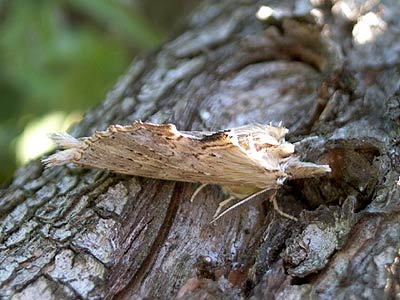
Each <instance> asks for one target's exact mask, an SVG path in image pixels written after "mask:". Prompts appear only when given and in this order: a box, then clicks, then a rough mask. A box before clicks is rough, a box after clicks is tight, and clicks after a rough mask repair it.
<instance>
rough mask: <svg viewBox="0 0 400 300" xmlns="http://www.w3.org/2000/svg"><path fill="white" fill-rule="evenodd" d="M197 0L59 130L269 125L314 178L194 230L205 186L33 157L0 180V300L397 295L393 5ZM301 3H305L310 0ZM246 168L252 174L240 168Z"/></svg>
mask: <svg viewBox="0 0 400 300" xmlns="http://www.w3.org/2000/svg"><path fill="white" fill-rule="evenodd" d="M260 5H261V4H259V3H258V2H253V1H210V2H206V3H204V4H203V5H202V6H200V7H198V8H197V9H196V11H194V12H193V14H192V15H191V16H190V17H189V18H188V20H187V22H186V24H185V28H184V31H183V32H182V33H181V34H180V35H178V36H176V37H175V38H173V39H171V40H170V41H168V42H167V43H165V44H164V45H163V46H162V47H161V48H160V49H159V50H158V51H157V52H155V53H153V54H151V55H148V56H145V57H141V58H137V59H136V60H135V61H134V62H133V63H132V65H131V67H130V68H129V70H128V71H127V72H126V74H125V75H124V76H123V77H122V78H121V79H120V80H119V81H118V83H117V84H116V86H115V87H114V89H113V90H111V91H110V92H109V94H108V95H107V97H106V99H105V100H104V102H103V103H102V104H101V105H99V106H98V107H96V108H94V109H92V110H90V111H89V112H87V114H86V115H85V118H84V120H83V121H82V122H81V123H80V124H79V125H78V126H76V127H75V128H74V129H73V130H72V132H71V134H72V135H74V136H76V137H78V136H89V135H91V134H92V133H94V132H95V131H96V130H104V129H105V128H107V127H108V125H110V124H122V125H126V124H129V123H131V122H132V121H133V120H137V119H141V120H143V121H149V122H153V123H174V124H176V126H177V128H178V129H180V130H195V129H197V130H217V129H223V128H232V127H236V126H241V125H244V124H249V123H269V122H273V123H274V122H276V123H278V122H280V121H282V122H283V124H284V125H285V126H286V127H288V128H289V129H290V135H289V140H290V141H291V142H297V144H296V149H297V151H298V153H299V154H300V155H301V156H302V159H304V160H306V161H307V160H309V161H312V162H316V163H327V164H329V165H330V166H331V168H332V174H331V175H329V176H327V177H322V178H314V179H304V180H296V181H292V182H288V183H287V184H286V185H285V186H284V187H283V188H282V189H281V190H280V191H279V193H278V196H277V197H278V201H279V205H280V207H281V208H282V209H283V210H284V211H285V212H287V213H289V214H291V215H294V216H297V217H299V218H300V220H299V221H298V222H296V221H293V220H289V219H285V218H282V217H281V216H279V215H278V214H276V212H274V210H273V209H271V206H270V205H269V204H268V202H263V201H262V200H266V197H263V196H260V197H259V198H260V199H259V200H260V202H262V203H261V204H259V205H256V204H254V205H251V206H249V207H246V208H242V209H240V210H237V211H236V212H234V213H233V214H231V215H229V216H227V217H224V218H222V219H221V220H219V221H218V222H217V223H216V224H209V222H210V220H211V219H212V216H213V214H214V212H215V209H216V208H217V206H218V202H220V201H221V200H223V199H224V195H223V194H222V192H221V190H220V189H219V188H218V187H215V186H209V187H207V188H205V189H204V190H203V191H202V192H201V193H200V194H199V195H198V196H197V197H196V200H195V201H194V202H193V203H191V202H190V201H189V199H190V197H191V195H192V194H193V192H194V190H195V189H196V185H195V184H189V183H180V182H172V181H161V180H154V179H148V178H139V177H137V178H136V177H130V176H123V175H118V174H112V173H109V172H104V171H97V170H82V169H77V168H75V167H73V166H66V167H57V168H52V169H44V168H43V166H42V165H41V163H40V162H39V161H34V162H32V163H30V164H28V165H26V166H24V167H22V168H21V169H19V170H18V171H17V172H16V173H15V176H14V179H13V181H12V182H11V183H10V184H9V185H8V186H7V187H4V188H3V189H2V190H1V191H0V217H1V223H0V238H1V241H0V298H1V299H13V300H16V299H144V298H148V299H243V298H248V299H348V298H350V297H354V298H356V299H396V297H398V293H399V288H400V287H399V282H400V280H399V278H400V276H399V254H398V253H399V252H398V249H399V247H400V228H399V227H400V225H399V224H400V220H399V219H400V217H399V207H400V206H399V188H398V186H397V184H396V181H397V179H398V176H399V173H400V169H399V166H400V164H399V162H400V155H399V153H400V152H399V146H398V145H399V143H398V136H399V124H400V121H399V120H400V113H399V112H400V105H399V102H400V96H399V82H400V80H399V79H400V75H399V74H400V72H399V63H398V62H399V51H398V32H399V29H400V6H399V5H398V4H396V3H395V2H393V3H392V2H391V1H389V0H387V1H375V2H374V3H370V2H368V3H367V4H366V5H364V3H361V4H360V3H359V2H356V1H351V0H345V1H337V2H332V3H331V2H328V1H325V2H321V3H320V6H312V5H311V4H309V3H308V1H303V0H297V1H293V2H290V5H287V3H286V1H281V2H280V1H276V3H274V4H273V5H272V4H271V6H270V8H271V10H270V12H271V16H270V17H269V18H267V19H266V20H265V21H264V22H261V21H260V20H257V18H256V17H255V13H256V11H257V10H258V8H259V7H260ZM316 5H317V4H316ZM249 176H251V174H249Z"/></svg>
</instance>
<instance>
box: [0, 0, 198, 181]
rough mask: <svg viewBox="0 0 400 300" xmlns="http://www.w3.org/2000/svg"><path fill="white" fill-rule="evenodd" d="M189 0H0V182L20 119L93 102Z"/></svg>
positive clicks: (10, 165) (7, 171)
mask: <svg viewBox="0 0 400 300" xmlns="http://www.w3.org/2000/svg"><path fill="white" fill-rule="evenodd" d="M195 2H196V1H193V0H192V1H184V0H180V1H179V0H168V1H166V0H164V1H162V0H153V1H146V0H142V1H139V0H12V1H4V0H0V66H1V68H0V147H1V151H0V162H1V166H0V182H1V181H4V180H5V179H8V178H10V177H11V175H12V173H13V170H14V169H15V167H16V159H15V140H16V138H17V137H18V135H20V134H21V132H22V131H23V129H24V127H25V126H26V124H27V123H28V122H30V121H31V120H34V119H35V118H38V117H40V116H44V115H46V113H48V112H51V111H64V112H72V111H82V112H83V111H85V110H87V109H88V108H89V107H91V106H93V105H95V104H96V103H98V102H99V101H101V100H102V99H103V97H104V94H105V93H106V92H107V91H108V90H109V89H110V87H111V86H112V85H113V84H114V83H115V81H116V79H117V78H118V77H119V76H120V75H121V74H123V72H124V70H125V69H126V68H127V67H128V65H129V63H130V61H131V60H132V59H133V57H134V56H135V55H136V54H137V53H138V52H139V51H144V50H147V49H149V48H154V47H156V46H157V45H159V44H160V43H161V42H162V40H163V39H164V38H165V36H166V34H167V33H168V30H167V31H166V30H165V28H173V27H174V24H175V23H176V22H175V21H176V20H177V19H178V18H179V17H180V16H181V15H182V14H184V13H185V12H187V11H188V9H189V8H190V7H191V6H193V5H194V3H195Z"/></svg>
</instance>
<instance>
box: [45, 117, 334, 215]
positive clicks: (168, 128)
mask: <svg viewBox="0 0 400 300" xmlns="http://www.w3.org/2000/svg"><path fill="white" fill-rule="evenodd" d="M287 132H288V130H287V129H286V128H284V127H281V126H278V127H275V126H271V125H261V124H257V125H246V126H242V127H238V128H233V129H229V130H223V131H218V132H203V131H188V132H185V131H182V132H181V131H178V130H177V129H176V127H175V125H172V124H162V125H157V124H151V123H143V122H141V121H135V122H134V123H133V124H132V125H130V126H120V125H112V126H110V127H109V128H108V129H107V130H106V131H102V132H97V133H95V134H94V135H93V136H91V137H84V138H80V139H76V138H74V137H72V136H70V135H68V134H53V135H52V136H51V138H52V139H53V140H54V142H55V143H56V144H57V145H58V146H59V147H61V148H63V149H65V150H63V151H60V152H57V153H55V154H53V155H51V156H49V157H48V158H45V159H44V160H43V162H44V164H45V165H46V166H48V167H52V166H57V165H64V164H67V163H73V164H75V165H77V166H79V167H85V168H95V169H103V170H110V171H113V172H116V173H122V174H129V175H134V176H142V177H149V178H156V179H164V180H174V181H184V182H195V183H202V184H203V185H202V186H201V187H203V186H204V184H217V185H221V186H222V187H223V189H224V191H225V192H227V193H228V194H229V195H230V196H231V197H230V198H229V199H227V200H225V201H223V202H221V204H220V206H219V209H218V210H217V213H216V215H215V216H214V217H215V219H214V220H216V219H217V218H219V217H221V216H222V215H223V214H225V213H226V212H227V211H229V210H231V209H233V208H234V207H237V206H238V205H241V204H243V203H245V202H248V201H249V200H250V199H252V198H254V197H255V196H257V195H258V194H261V193H262V192H265V191H268V190H277V189H278V188H279V187H280V186H281V185H282V183H283V182H284V181H285V180H287V179H296V178H307V177H314V176H319V175H323V174H326V173H327V172H330V168H329V166H328V165H317V164H314V163H309V162H302V161H300V160H299V159H298V157H297V156H295V155H294V145H293V144H291V143H289V142H286V141H285V134H286V133H287ZM197 192H198V191H196V192H195V194H197ZM195 194H194V195H193V196H195ZM192 198H193V197H192ZM232 199H237V200H241V201H239V203H237V204H235V205H233V206H231V207H230V208H229V209H227V210H225V211H224V212H222V213H219V212H220V210H221V208H222V207H223V206H225V205H226V204H227V202H230V201H231V200H232ZM272 200H273V203H274V207H275V209H276V210H277V211H278V212H279V213H280V214H282V215H284V216H286V217H289V218H293V217H292V216H290V215H287V214H285V213H283V212H282V211H281V210H280V209H279V208H278V206H277V204H276V199H275V197H272Z"/></svg>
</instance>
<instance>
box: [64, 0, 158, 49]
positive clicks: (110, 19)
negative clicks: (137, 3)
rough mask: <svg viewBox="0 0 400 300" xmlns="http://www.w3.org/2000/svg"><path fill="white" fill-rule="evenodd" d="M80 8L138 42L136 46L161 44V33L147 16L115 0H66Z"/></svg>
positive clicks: (143, 47)
mask: <svg viewBox="0 0 400 300" xmlns="http://www.w3.org/2000/svg"><path fill="white" fill-rule="evenodd" d="M66 1H67V2H68V3H69V4H71V5H72V6H74V7H75V8H77V9H78V10H80V11H82V12H85V13H86V14H88V15H90V16H92V17H93V18H94V19H96V20H97V21H99V22H100V23H101V24H104V25H106V26H107V27H108V28H109V29H110V30H111V31H113V32H116V33H117V34H122V35H123V37H124V38H126V39H128V40H129V41H134V42H135V43H137V46H136V48H139V49H140V48H142V49H146V48H152V47H155V46H157V45H159V44H160V43H161V41H162V37H163V36H164V34H161V33H160V32H159V31H158V30H156V29H155V27H154V26H153V25H151V23H150V22H149V21H147V20H146V18H145V17H144V16H142V15H140V14H138V13H136V12H135V10H133V9H129V7H127V5H122V2H121V1H115V0H66Z"/></svg>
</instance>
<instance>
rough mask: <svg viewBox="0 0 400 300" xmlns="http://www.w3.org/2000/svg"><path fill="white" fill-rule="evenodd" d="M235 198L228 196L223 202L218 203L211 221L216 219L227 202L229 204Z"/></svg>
mask: <svg viewBox="0 0 400 300" xmlns="http://www.w3.org/2000/svg"><path fill="white" fill-rule="evenodd" d="M235 199H236V198H235V197H233V196H229V198H227V199H225V200H224V201H221V202H220V203H218V208H217V210H216V211H215V214H214V216H213V219H216V218H217V217H218V215H219V213H220V212H221V210H222V208H223V207H224V206H225V205H227V204H228V203H229V202H231V201H232V200H235Z"/></svg>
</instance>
